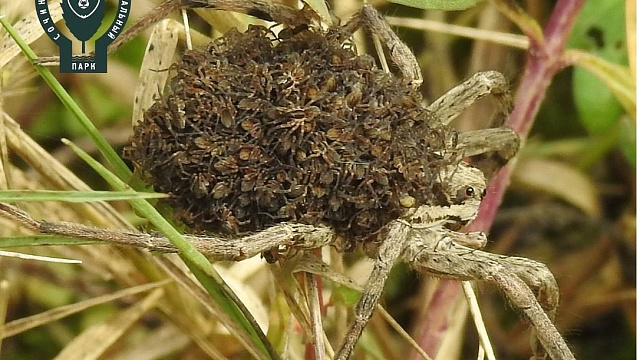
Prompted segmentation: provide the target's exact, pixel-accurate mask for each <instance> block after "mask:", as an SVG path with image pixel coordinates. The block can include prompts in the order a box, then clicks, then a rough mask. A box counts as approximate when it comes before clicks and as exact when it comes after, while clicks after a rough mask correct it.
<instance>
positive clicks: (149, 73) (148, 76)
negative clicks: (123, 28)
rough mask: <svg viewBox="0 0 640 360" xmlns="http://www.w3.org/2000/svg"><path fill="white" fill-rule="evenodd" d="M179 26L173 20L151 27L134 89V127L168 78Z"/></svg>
mask: <svg viewBox="0 0 640 360" xmlns="http://www.w3.org/2000/svg"><path fill="white" fill-rule="evenodd" d="M179 26H180V24H179V23H177V22H176V21H174V20H171V19H167V20H162V21H161V22H160V23H159V24H157V25H156V26H154V27H153V32H152V33H151V37H150V38H149V44H148V45H147V51H145V56H144V59H143V60H142V65H141V66H140V75H139V79H140V83H139V85H138V87H137V88H136V94H135V99H134V101H133V114H132V116H131V123H132V125H135V124H137V123H138V121H140V119H142V114H143V113H144V110H145V109H148V108H149V107H150V106H151V105H152V104H153V103H154V101H155V99H157V98H158V97H159V96H160V94H161V93H162V88H163V86H164V85H163V84H165V83H166V82H167V79H168V78H169V66H171V64H172V60H173V56H174V55H173V54H174V52H175V49H176V46H177V44H178V31H179Z"/></svg>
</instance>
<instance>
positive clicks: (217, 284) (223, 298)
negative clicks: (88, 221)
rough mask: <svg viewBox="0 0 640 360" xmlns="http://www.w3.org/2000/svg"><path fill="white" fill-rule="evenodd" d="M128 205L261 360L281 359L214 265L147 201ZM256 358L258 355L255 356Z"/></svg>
mask: <svg viewBox="0 0 640 360" xmlns="http://www.w3.org/2000/svg"><path fill="white" fill-rule="evenodd" d="M62 142H63V143H65V144H66V145H68V146H70V147H71V149H72V150H73V151H74V152H75V153H76V154H77V155H78V156H79V157H80V158H81V159H82V160H84V161H85V162H86V163H87V164H89V166H91V167H92V168H93V169H94V170H95V171H96V172H97V173H98V174H100V176H102V177H103V178H104V179H105V180H106V181H107V182H108V183H109V185H111V186H112V187H113V188H114V189H116V190H118V191H126V190H127V189H129V187H128V185H127V184H125V183H124V182H122V180H120V179H119V178H118V177H117V176H115V175H114V174H113V173H111V172H110V171H109V170H107V169H106V168H105V167H104V166H103V165H102V164H100V163H99V162H98V161H96V160H95V159H93V158H92V157H91V156H90V155H89V154H87V153H86V152H84V151H83V150H82V149H80V148H79V147H77V146H76V145H74V144H73V143H72V142H70V141H69V140H67V139H62ZM128 202H129V204H131V206H132V207H133V208H134V209H135V210H136V211H137V212H138V213H139V214H140V215H142V216H144V217H145V218H147V220H149V222H151V223H152V224H153V225H154V226H155V228H156V229H157V230H158V231H160V232H161V233H162V234H163V235H164V236H166V237H167V239H169V241H171V243H172V244H173V245H174V246H175V247H176V248H177V249H178V251H179V255H180V257H181V258H182V260H183V261H184V262H185V263H186V264H187V266H188V267H189V268H190V269H191V271H192V272H193V273H194V275H195V276H196V278H197V279H198V281H200V283H201V284H202V285H203V287H204V288H205V289H206V291H207V292H208V293H209V295H211V297H212V298H213V299H214V301H216V303H217V304H218V305H219V306H220V307H221V308H222V309H223V310H224V311H225V313H226V314H228V315H229V316H230V317H231V318H232V319H233V320H234V321H235V322H236V323H237V324H239V325H240V326H241V327H242V328H243V329H244V330H245V331H246V333H247V334H248V335H249V337H250V339H251V341H252V343H253V344H254V345H255V346H256V347H257V349H259V351H260V352H261V354H260V355H263V356H262V358H272V359H275V358H278V355H277V354H276V352H275V350H273V348H272V347H271V344H270V343H269V341H268V340H267V338H266V336H265V335H264V333H263V332H262V330H261V329H260V327H259V326H258V324H257V322H256V321H255V319H253V317H252V316H251V313H250V312H249V311H248V310H247V309H246V307H245V306H244V304H243V303H242V302H241V301H240V300H239V299H238V297H237V296H236V295H235V294H234V293H233V291H232V290H231V289H230V288H229V286H228V285H227V284H226V283H225V282H224V280H223V279H222V277H221V276H220V275H219V274H218V272H217V271H216V270H215V269H214V268H213V265H211V263H210V262H209V260H207V259H206V258H205V257H204V255H202V254H201V253H200V252H198V250H196V248H195V247H194V246H193V245H192V244H191V243H189V242H188V241H186V240H185V239H184V238H183V237H182V234H180V233H179V232H178V231H177V230H176V229H175V228H174V227H173V226H172V225H171V224H170V223H169V222H168V221H167V220H165V219H164V217H163V216H162V215H161V214H160V213H159V212H158V211H157V210H156V209H155V208H154V207H153V206H152V205H151V204H149V202H147V201H146V200H144V199H129V200H128ZM254 355H257V354H254Z"/></svg>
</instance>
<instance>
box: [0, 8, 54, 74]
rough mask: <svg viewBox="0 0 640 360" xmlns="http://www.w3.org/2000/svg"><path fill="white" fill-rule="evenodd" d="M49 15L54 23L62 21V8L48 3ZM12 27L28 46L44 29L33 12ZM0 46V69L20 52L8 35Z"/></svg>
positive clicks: (42, 33)
mask: <svg viewBox="0 0 640 360" xmlns="http://www.w3.org/2000/svg"><path fill="white" fill-rule="evenodd" d="M49 13H50V14H51V19H53V21H54V22H58V21H60V20H62V8H61V7H60V3H59V2H52V3H50V4H49ZM14 27H15V29H16V30H17V31H18V33H20V36H21V37H22V38H23V39H24V40H25V41H26V42H27V43H28V44H31V43H32V42H34V41H36V40H37V39H38V38H40V37H41V36H42V35H44V29H43V28H42V26H41V25H40V22H39V21H38V17H37V14H36V13H35V12H32V13H30V14H29V15H27V16H26V17H24V18H23V19H22V20H20V21H19V22H18V23H17V24H15V25H14ZM0 44H1V46H0V68H2V67H4V66H5V65H7V64H8V63H9V61H11V60H13V58H15V57H16V56H18V55H19V54H20V52H21V50H20V47H18V44H16V43H15V42H14V41H12V40H11V38H10V37H9V35H5V36H4V37H3V39H2V41H1V42H0Z"/></svg>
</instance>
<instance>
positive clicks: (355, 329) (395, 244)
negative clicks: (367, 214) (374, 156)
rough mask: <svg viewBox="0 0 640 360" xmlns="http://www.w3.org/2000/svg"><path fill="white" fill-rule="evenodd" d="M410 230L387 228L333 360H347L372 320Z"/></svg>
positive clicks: (396, 225) (397, 223) (393, 225)
mask: <svg viewBox="0 0 640 360" xmlns="http://www.w3.org/2000/svg"><path fill="white" fill-rule="evenodd" d="M410 230H411V228H410V226H408V225H407V224H405V223H403V222H402V221H394V222H392V223H391V224H390V225H389V233H388V234H387V236H386V237H385V239H384V240H383V242H382V244H380V247H379V249H378V256H377V258H376V262H375V264H374V266H373V270H372V271H371V274H370V275H369V279H368V280H367V284H366V285H365V287H364V289H365V290H364V292H363V293H362V297H361V298H360V301H359V302H358V305H357V306H356V309H355V318H354V320H353V322H352V323H351V326H350V328H349V331H348V332H347V335H346V337H345V339H344V341H343V343H342V346H341V347H340V350H338V352H337V353H336V356H335V357H334V359H336V360H347V359H348V358H349V357H350V356H351V354H352V353H353V350H354V348H355V346H356V342H357V341H358V339H359V338H360V336H361V335H362V331H363V330H364V327H365V325H366V324H367V322H368V321H369V319H371V316H372V315H373V311H374V310H375V308H376V305H377V304H378V300H380V295H381V294H382V290H383V288H384V284H385V282H386V280H387V277H388V276H389V271H390V270H391V267H392V266H393V264H394V263H395V262H396V260H397V259H398V257H400V254H401V253H402V250H403V249H404V247H405V243H406V241H407V239H408V235H409V232H410Z"/></svg>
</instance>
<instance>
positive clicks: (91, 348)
mask: <svg viewBox="0 0 640 360" xmlns="http://www.w3.org/2000/svg"><path fill="white" fill-rule="evenodd" d="M163 294H164V291H163V290H162V289H155V290H154V291H153V292H152V293H151V294H149V295H147V296H146V297H145V298H144V299H143V300H141V301H140V302H138V303H136V304H135V305H133V306H132V307H130V308H128V309H126V310H123V311H122V312H120V313H118V314H116V315H115V316H112V317H111V318H110V319H109V320H107V321H105V322H103V323H100V324H97V325H94V326H92V327H90V328H89V329H87V330H86V331H84V332H83V333H82V334H80V335H78V336H76V337H75V338H74V339H73V341H71V343H69V344H68V345H67V346H66V347H65V348H64V350H62V351H61V352H60V353H59V354H58V356H56V358H55V359H56V360H76V359H77V360H92V359H98V358H100V357H101V356H102V355H104V353H105V352H106V351H107V350H109V348H111V346H113V345H114V344H115V342H116V341H117V340H118V339H119V338H120V337H121V336H122V334H124V333H125V331H127V330H128V329H129V328H130V327H131V326H132V325H133V324H134V323H135V322H136V321H138V320H139V319H140V318H141V317H142V316H143V315H144V314H146V313H147V312H148V311H149V310H151V309H153V308H154V307H156V306H158V301H159V300H160V298H161V297H162V295H163Z"/></svg>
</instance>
